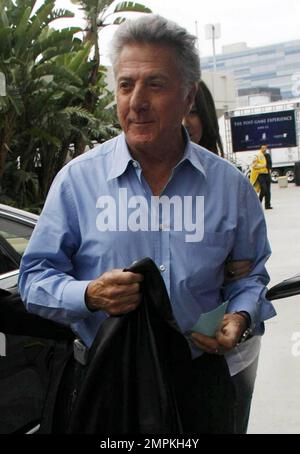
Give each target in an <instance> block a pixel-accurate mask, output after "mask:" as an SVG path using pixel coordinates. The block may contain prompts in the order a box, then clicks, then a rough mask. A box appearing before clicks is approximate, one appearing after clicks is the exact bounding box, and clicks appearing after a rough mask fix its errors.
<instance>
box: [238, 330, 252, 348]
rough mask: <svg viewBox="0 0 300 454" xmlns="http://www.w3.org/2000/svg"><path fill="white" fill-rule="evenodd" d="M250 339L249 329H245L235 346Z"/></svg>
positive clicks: (250, 332) (250, 331)
mask: <svg viewBox="0 0 300 454" xmlns="http://www.w3.org/2000/svg"><path fill="white" fill-rule="evenodd" d="M250 337H252V330H251V329H250V328H246V329H245V331H244V332H243V334H242V335H241V337H240V340H239V341H238V343H237V344H236V345H240V344H242V343H243V342H246V340H248V339H250Z"/></svg>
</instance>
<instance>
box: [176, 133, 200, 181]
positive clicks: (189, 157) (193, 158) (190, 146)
mask: <svg viewBox="0 0 300 454" xmlns="http://www.w3.org/2000/svg"><path fill="white" fill-rule="evenodd" d="M182 132H183V136H184V141H185V144H186V145H185V149H184V153H183V157H182V159H181V161H180V162H179V163H178V164H177V166H176V167H178V166H180V165H181V164H182V163H183V162H184V161H189V162H190V163H191V164H192V166H193V167H195V169H197V170H198V171H199V172H200V173H202V174H203V175H204V177H205V178H206V172H205V169H204V167H203V165H202V164H201V150H199V145H197V144H195V143H193V142H192V141H191V139H190V136H189V135H188V132H187V130H186V129H185V128H184V126H182Z"/></svg>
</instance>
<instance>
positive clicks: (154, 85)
mask: <svg viewBox="0 0 300 454" xmlns="http://www.w3.org/2000/svg"><path fill="white" fill-rule="evenodd" d="M150 86H151V87H152V88H162V87H163V84H162V82H155V81H154V82H151V84H150Z"/></svg>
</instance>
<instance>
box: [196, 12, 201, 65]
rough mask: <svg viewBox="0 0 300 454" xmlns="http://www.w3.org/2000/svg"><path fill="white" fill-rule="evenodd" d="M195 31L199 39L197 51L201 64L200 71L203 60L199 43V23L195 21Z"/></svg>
mask: <svg viewBox="0 0 300 454" xmlns="http://www.w3.org/2000/svg"><path fill="white" fill-rule="evenodd" d="M195 31H196V37H197V42H196V45H197V51H198V55H199V63H200V70H201V59H200V43H199V33H198V21H196V20H195Z"/></svg>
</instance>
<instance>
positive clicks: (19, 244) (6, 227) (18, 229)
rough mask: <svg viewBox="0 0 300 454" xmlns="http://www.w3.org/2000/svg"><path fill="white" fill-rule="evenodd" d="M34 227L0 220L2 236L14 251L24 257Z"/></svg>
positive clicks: (4, 219) (8, 220)
mask: <svg viewBox="0 0 300 454" xmlns="http://www.w3.org/2000/svg"><path fill="white" fill-rule="evenodd" d="M32 230H33V227H31V226H28V225H26V224H23V223H22V222H18V221H14V220H11V219H6V218H0V235H1V236H2V237H3V238H5V240H6V241H7V242H8V243H9V244H10V245H11V246H12V247H13V249H14V250H15V251H16V252H17V253H18V254H20V255H21V256H22V255H23V253H24V251H25V249H26V246H27V244H28V241H29V238H30V236H31V234H32Z"/></svg>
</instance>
